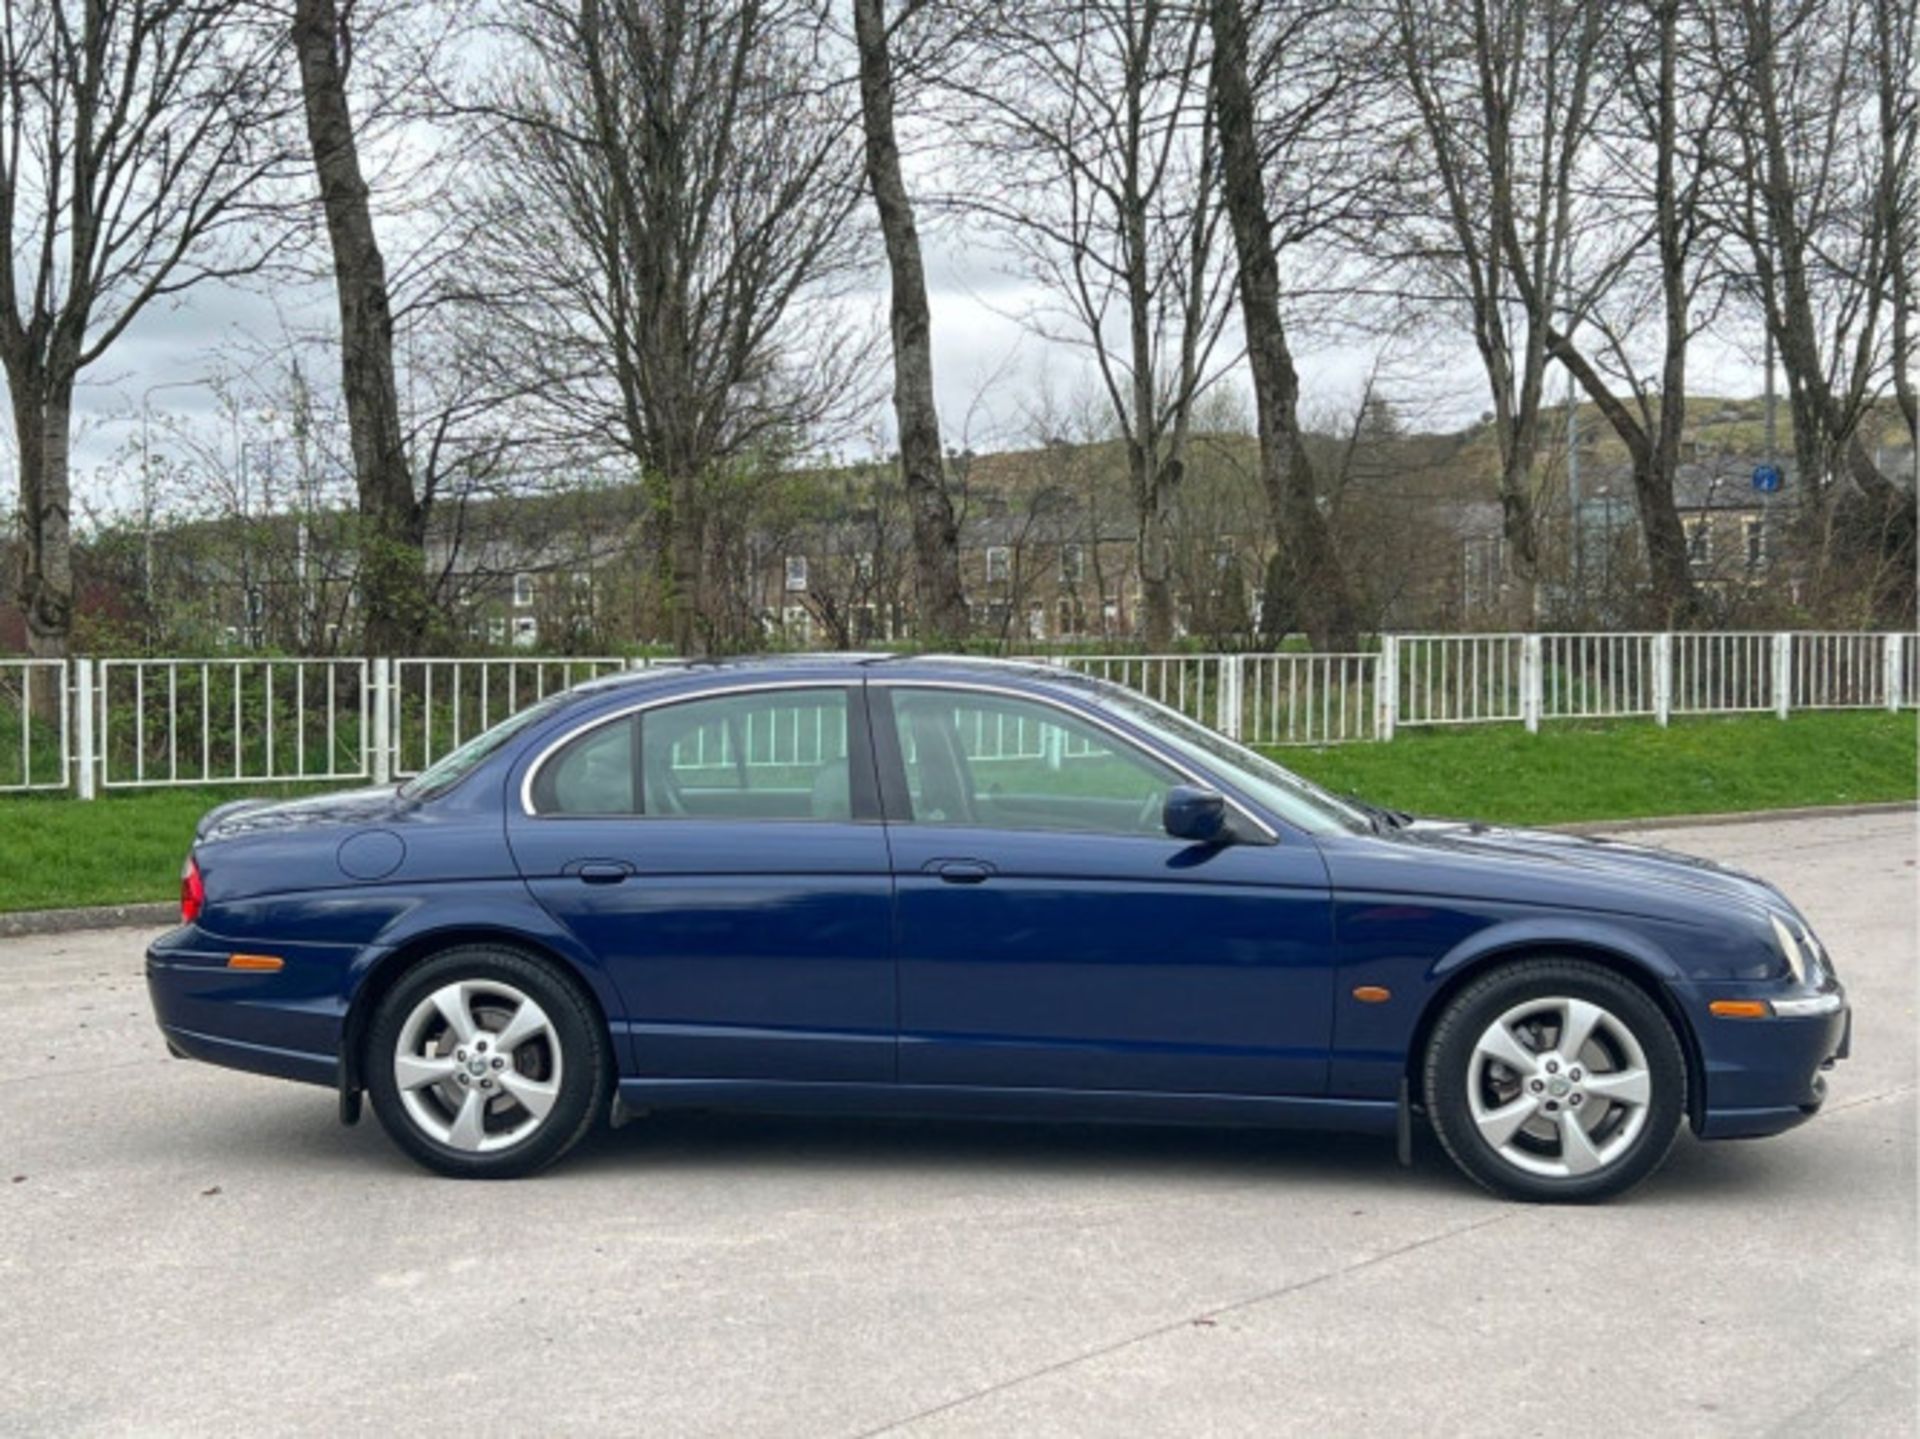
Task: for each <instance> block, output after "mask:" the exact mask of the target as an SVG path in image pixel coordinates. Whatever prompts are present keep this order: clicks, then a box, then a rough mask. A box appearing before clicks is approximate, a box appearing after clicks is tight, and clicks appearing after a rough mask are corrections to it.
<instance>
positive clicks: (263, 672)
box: [94, 659, 369, 789]
mask: <svg viewBox="0 0 1920 1439" xmlns="http://www.w3.org/2000/svg"><path fill="white" fill-rule="evenodd" d="M95 694H96V696H97V700H98V706H99V708H98V722H97V725H96V726H95V727H94V728H95V733H97V734H98V735H99V737H100V747H99V752H98V756H97V761H96V762H97V766H98V768H97V773H98V778H99V783H100V784H101V785H103V786H105V787H106V788H109V789H134V788H151V787H156V786H166V785H207V784H261V783H268V782H279V781H301V780H314V781H337V780H349V779H364V778H366V776H367V774H368V773H369V771H368V767H367V766H368V752H367V717H368V710H369V706H368V701H369V689H368V684H367V661H365V660H341V659H325V660H309V659H223V660H198V659H137V660H130V659H109V660H101V661H100V662H99V682H98V686H97V688H96V689H95Z"/></svg>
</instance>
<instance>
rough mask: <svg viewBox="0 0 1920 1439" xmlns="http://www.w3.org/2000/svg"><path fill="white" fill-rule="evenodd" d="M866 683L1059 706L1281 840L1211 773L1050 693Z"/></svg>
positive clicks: (956, 683) (968, 683)
mask: <svg viewBox="0 0 1920 1439" xmlns="http://www.w3.org/2000/svg"><path fill="white" fill-rule="evenodd" d="M867 683H868V684H869V685H873V686H875V687H877V688H881V689H921V690H962V691H973V692H976V693H980V694H993V695H1006V696H1008V697H1009V698H1012V699H1019V700H1026V701H1027V702H1028V703H1030V704H1037V705H1043V706H1045V707H1047V708H1048V709H1054V710H1058V711H1060V712H1061V713H1062V714H1066V715H1071V716H1072V717H1073V718H1075V719H1078V720H1084V721H1085V722H1086V723H1088V724H1091V725H1096V726H1098V727H1099V728H1101V729H1103V730H1105V731H1106V732H1107V733H1108V734H1110V735H1112V736H1113V737H1114V738H1115V739H1117V740H1119V741H1120V742H1121V743H1122V744H1124V745H1127V746H1129V747H1130V748H1133V749H1136V750H1142V751H1144V752H1145V753H1147V754H1149V755H1151V756H1152V757H1153V758H1154V759H1155V760H1157V761H1159V762H1160V763H1161V764H1162V765H1164V766H1166V767H1167V768H1168V769H1170V770H1172V771H1173V772H1174V773H1175V774H1177V775H1179V776H1180V777H1181V778H1182V779H1184V780H1186V781H1187V782H1188V783H1189V784H1195V785H1198V786H1200V787H1201V788H1202V789H1210V790H1214V791H1215V792H1217V793H1218V794H1219V795H1220V797H1221V798H1222V799H1224V800H1225V801H1226V802H1227V803H1228V804H1230V805H1232V806H1233V808H1234V809H1235V810H1236V811H1237V812H1238V813H1239V814H1240V815H1242V816H1243V817H1244V818H1245V819H1246V821H1247V822H1248V823H1249V824H1251V825H1252V826H1253V827H1254V828H1255V829H1257V830H1259V831H1260V833H1262V834H1264V835H1265V836H1266V837H1267V839H1268V840H1269V842H1271V843H1273V844H1278V843H1279V842H1280V832H1279V831H1278V830H1276V829H1275V828H1274V827H1273V826H1272V825H1270V824H1268V823H1267V822H1266V821H1265V820H1264V819H1262V818H1260V816H1259V815H1257V814H1255V813H1254V812H1253V811H1252V810H1250V809H1249V808H1247V806H1246V805H1245V804H1243V803H1242V802H1241V801H1240V799H1239V797H1238V796H1237V795H1234V794H1231V793H1228V792H1227V791H1225V790H1223V789H1221V787H1220V783H1219V781H1218V780H1215V779H1213V778H1212V777H1210V776H1208V775H1204V774H1202V773H1200V772H1199V771H1198V770H1196V769H1194V768H1193V766H1191V765H1189V764H1187V763H1186V762H1185V761H1184V760H1181V759H1176V758H1175V757H1174V756H1172V755H1169V754H1167V753H1166V752H1165V751H1164V750H1163V749H1161V748H1160V746H1158V745H1155V744H1153V743H1151V742H1150V741H1145V740H1142V739H1141V738H1140V736H1138V735H1135V734H1131V733H1129V732H1128V731H1127V730H1125V729H1122V728H1121V727H1120V726H1119V725H1117V724H1114V723H1113V722H1112V721H1110V720H1108V719H1106V718H1105V717H1104V716H1101V715H1096V714H1091V713H1089V712H1088V711H1086V710H1083V709H1078V708H1076V707H1075V706H1073V705H1070V704H1063V703H1062V702H1061V701H1059V700H1056V699H1054V698H1053V697H1052V696H1051V695H1046V694H1035V693H1034V692H1033V691H1032V690H1023V689H1018V688H1016V687H1015V686H1012V685H994V684H985V683H982V682H979V681H974V680H942V679H928V680H916V679H878V678H876V679H870V680H868V681H867ZM889 822H890V823H893V822H895V821H889ZM898 822H899V823H907V824H911V823H913V821H911V820H906V821H898ZM1096 832H1099V833H1104V831H1096ZM1025 833H1029V834H1031V833H1053V834H1085V833H1088V831H1086V830H1052V831H1046V830H1042V831H1033V830H1029V831H1025ZM1137 837H1138V838H1141V839H1152V838H1153V836H1152V835H1141V836H1137Z"/></svg>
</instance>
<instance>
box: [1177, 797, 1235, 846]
mask: <svg viewBox="0 0 1920 1439" xmlns="http://www.w3.org/2000/svg"><path fill="white" fill-rule="evenodd" d="M1161 821H1162V823H1163V824H1165V826H1166V830H1167V833H1168V834H1170V835H1172V836H1173V837H1174V838H1175V839H1186V840H1192V841H1193V842H1194V843H1195V844H1222V843H1225V842H1226V841H1227V840H1228V839H1229V838H1230V837H1231V836H1230V835H1229V833H1228V830H1227V802H1226V800H1224V799H1223V798H1221V796H1220V794H1219V792H1218V791H1216V790H1210V789H1201V788H1199V787H1198V786H1195V785H1190V784H1177V785H1175V786H1174V787H1173V788H1172V789H1170V790H1168V791H1167V803H1166V806H1165V808H1164V809H1163V810H1162V811H1161Z"/></svg>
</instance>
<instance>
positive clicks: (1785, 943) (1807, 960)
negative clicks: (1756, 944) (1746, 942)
mask: <svg viewBox="0 0 1920 1439" xmlns="http://www.w3.org/2000/svg"><path fill="white" fill-rule="evenodd" d="M1767 917H1768V918H1769V919H1771V920H1772V921H1773V937H1774V940H1775V942H1777V943H1778V944H1779V946H1780V953H1781V954H1782V955H1783V956H1784V957H1785V959H1786V961H1787V968H1788V969H1790V970H1792V971H1793V977H1794V979H1795V980H1796V981H1797V982H1799V983H1801V984H1805V983H1806V982H1807V977H1808V974H1809V973H1810V971H1811V969H1812V963H1811V957H1810V956H1809V955H1808V954H1807V951H1806V947H1805V946H1804V945H1802V944H1801V943H1800V937H1799V936H1798V935H1796V934H1795V933H1794V932H1793V926H1792V925H1790V924H1788V923H1787V922H1786V920H1784V919H1782V918H1781V917H1780V916H1779V915H1777V914H1771V915H1768V916H1767Z"/></svg>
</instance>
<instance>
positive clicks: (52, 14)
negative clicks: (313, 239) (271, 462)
mask: <svg viewBox="0 0 1920 1439" xmlns="http://www.w3.org/2000/svg"><path fill="white" fill-rule="evenodd" d="M277 44H278V37H277V36H276V34H275V33H274V32H273V29H272V28H271V27H270V26H263V25H261V24H259V23H256V17H255V16H254V15H253V13H252V11H251V10H250V9H249V8H248V7H246V6H243V5H241V4H238V3H217V0H216V3H204V4H195V5H181V4H178V3H173V0H0V243H4V244H5V246H6V253H5V255H4V256H3V257H0V366H4V368H5V370H6V377H7V388H8V395H9V398H10V400H11V401H12V407H13V423H14V435H15V438H16V441H17V443H18V445H19V460H20V464H19V475H20V537H21V552H20V566H19V575H18V586H17V593H18V596H19V601H20V606H21V609H22V610H23V611H24V613H25V616H26V625H27V637H28V644H29V646H30V648H31V650H32V652H33V653H34V654H36V655H63V654H65V653H66V652H67V648H68V637H69V634H70V632H71V629H72V625H73V566H72V554H71V547H72V535H71V518H70V517H71V513H72V486H71V479H70V474H69V467H70V442H71V432H72V424H73V394H74V386H75V384H76V382H77V380H78V377H79V376H80V374H81V372H82V371H83V370H85V369H87V368H88V367H89V366H91V365H94V364H96V363H97V362H98V361H99V360H100V359H101V358H102V357H103V356H104V355H106V354H107V353H108V351H109V350H110V349H111V348H112V347H113V345H114V344H115V343H116V342H117V341H118V340H119V339H120V338H121V336H123V335H124V334H125V333H126V331H127V328H128V326H130V325H131V324H132V323H133V322H134V320H135V319H137V318H138V317H139V315H140V314H141V313H142V312H143V311H145V310H146V309H148V308H149V307H150V306H151V305H153V304H154V303H155V302H156V301H160V300H164V299H167V298H169V297H171V296H175V295H178V294H180V293H181V292H182V291H184V290H186V289H188V288H189V287H191V286H193V285H195V284H198V283H201V282H203V281H207V280H210V279H217V278H232V277H235V276H238V275H242V274H245V273H249V272H251V271H253V270H255V269H257V268H258V266H259V265H260V264H261V263H262V262H263V260H264V258H265V253H264V251H263V248H262V246H261V245H260V244H259V243H256V242H255V237H254V236H253V235H251V234H246V233H244V230H245V227H246V226H247V222H249V221H250V220H252V219H254V218H256V214H257V211H258V209H259V206H260V203H261V200H262V197H263V196H264V195H265V193H266V192H267V191H268V190H269V189H270V188H271V184H272V182H274V181H276V180H277V179H278V178H279V177H281V176H282V175H283V174H284V173H285V170H286V158H287V150H286V148H285V145H284V135H283V133H282V126H281V123H280V122H281V118H282V116H281V112H280V110H279V108H278V105H279V101H278V97H277V96H276V94H275V92H274V91H273V89H272V87H271V83H270V81H269V80H268V79H266V78H264V77H269V76H271V75H272V73H273V71H274V68H275V66H274V61H275V50H276V47H277Z"/></svg>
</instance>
